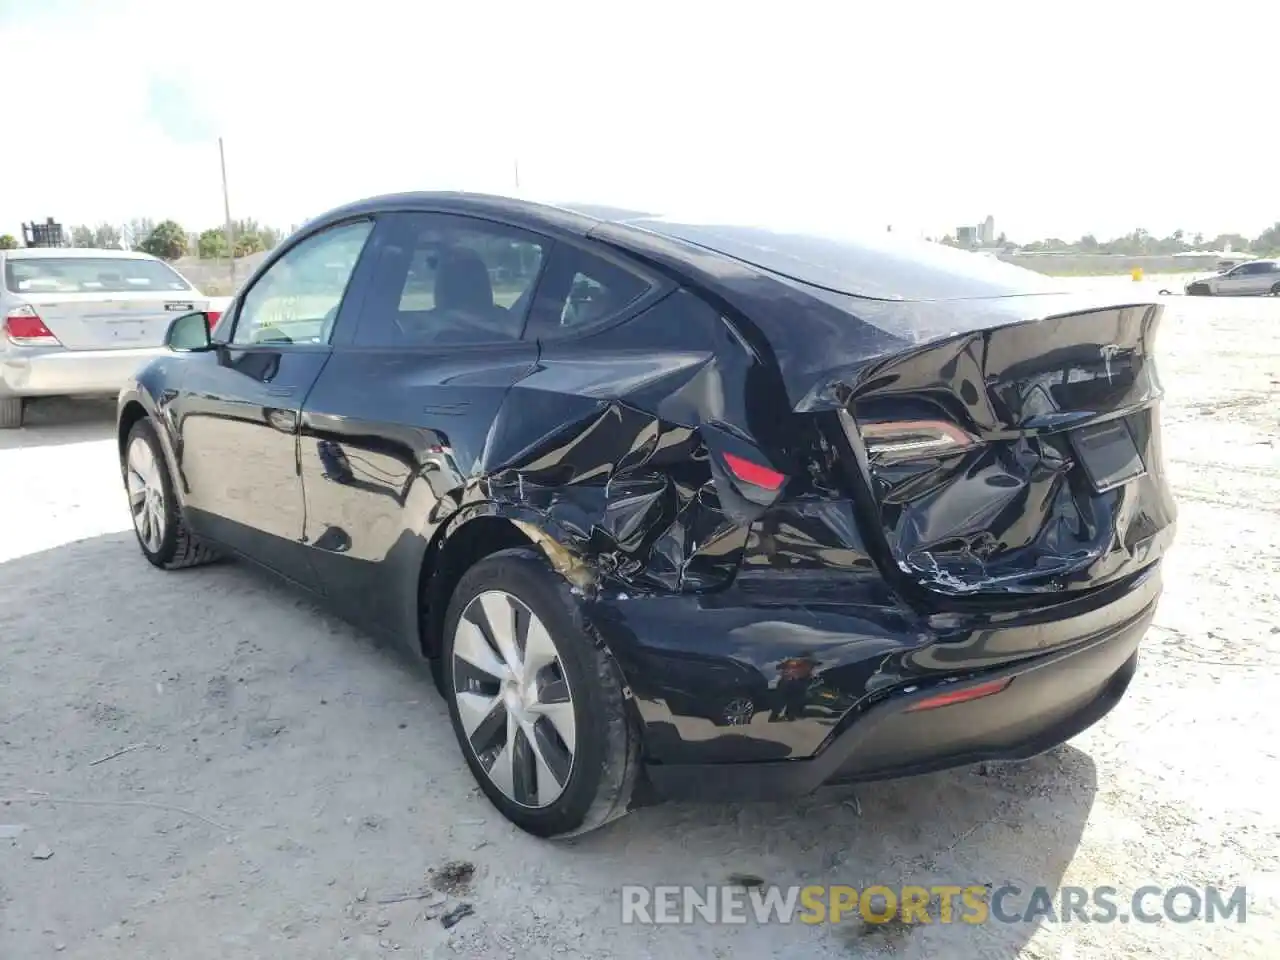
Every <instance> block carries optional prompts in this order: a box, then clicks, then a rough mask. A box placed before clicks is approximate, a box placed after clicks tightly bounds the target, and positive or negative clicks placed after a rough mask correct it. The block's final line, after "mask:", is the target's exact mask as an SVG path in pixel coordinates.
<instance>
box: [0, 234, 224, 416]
mask: <svg viewBox="0 0 1280 960" xmlns="http://www.w3.org/2000/svg"><path fill="white" fill-rule="evenodd" d="M227 299H228V298H211V297H206V296H204V295H203V294H202V293H201V292H200V291H199V290H197V289H196V287H195V285H194V284H192V283H191V282H190V281H189V280H187V279H186V278H185V277H183V276H182V275H181V274H179V273H178V272H177V271H176V270H174V269H173V267H171V266H169V264H167V263H165V262H164V261H163V260H158V259H156V258H155V257H152V256H148V255H147V254H145V253H137V252H134V251H129V250H84V249H66V248H61V247H48V248H41V247H35V248H26V249H19V250H0V428H5V427H9V428H12V427H20V426H22V420H23V414H24V412H25V409H26V404H27V400H28V399H29V398H31V397H51V396H69V395H95V394H100V395H114V394H115V393H117V392H118V391H119V390H120V388H121V387H122V386H123V385H124V384H125V383H126V382H127V381H128V380H129V378H130V377H131V376H132V375H133V373H134V371H136V370H137V369H138V367H139V366H141V365H142V364H143V363H145V362H146V361H148V360H150V359H151V358H152V357H154V356H157V355H159V354H161V353H163V352H164V347H163V343H164V336H165V331H166V330H167V329H168V327H169V323H170V322H171V321H172V320H173V319H174V318H175V317H179V316H181V315H182V314H184V313H190V312H191V311H194V310H207V311H213V312H217V311H218V310H219V308H220V307H221V306H222V305H223V304H225V303H226V302H227Z"/></svg>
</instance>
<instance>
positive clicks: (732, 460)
mask: <svg viewBox="0 0 1280 960" xmlns="http://www.w3.org/2000/svg"><path fill="white" fill-rule="evenodd" d="M724 462H725V466H727V467H728V468H729V470H730V471H731V472H732V473H733V475H734V476H735V477H737V478H738V479H739V480H742V481H745V482H746V483H749V484H752V485H753V486H757V487H760V488H761V489H763V490H777V489H779V488H780V487H781V486H782V484H783V483H785V482H786V479H787V478H786V476H784V475H783V474H781V473H779V472H778V471H777V470H773V469H771V468H769V467H764V466H761V465H760V464H758V463H752V462H751V461H750V460H746V459H743V458H742V457H735V456H734V455H733V454H732V453H726V454H725V455H724Z"/></svg>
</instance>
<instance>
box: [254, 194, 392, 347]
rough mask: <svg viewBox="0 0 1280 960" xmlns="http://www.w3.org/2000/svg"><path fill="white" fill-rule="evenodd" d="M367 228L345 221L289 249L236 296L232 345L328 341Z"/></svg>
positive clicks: (369, 226) (369, 225)
mask: <svg viewBox="0 0 1280 960" xmlns="http://www.w3.org/2000/svg"><path fill="white" fill-rule="evenodd" d="M372 229H373V222H372V221H370V220H360V221H357V222H355V223H346V224H342V225H341V226H337V227H331V228H330V229H328V230H325V231H324V232H323V233H318V234H316V235H315V236H312V237H308V238H307V239H306V240H303V241H302V242H301V243H299V244H298V245H297V246H295V247H293V248H291V249H290V250H289V252H288V253H286V254H285V255H284V256H282V257H281V258H280V259H279V260H277V261H276V262H275V263H273V264H272V265H271V266H270V267H269V268H268V269H267V272H266V273H264V274H263V275H262V276H261V277H260V278H259V279H258V280H257V282H256V283H254V285H253V286H252V287H251V288H249V291H248V292H247V293H246V294H245V295H244V296H243V297H242V298H241V300H240V308H239V311H238V317H237V319H236V328H235V332H234V334H233V335H232V343H243V344H255V343H272V344H285V343H328V342H329V337H330V335H331V334H332V333H333V325H334V322H335V321H336V320H337V317H338V308H339V307H341V306H342V297H343V295H344V294H345V293H346V290H347V283H348V282H349V281H350V279H351V274H352V272H353V271H354V270H355V267H356V261H357V260H359V259H360V251H362V250H363V249H364V244H365V241H366V240H367V239H368V238H369V232H370V231H371V230H372Z"/></svg>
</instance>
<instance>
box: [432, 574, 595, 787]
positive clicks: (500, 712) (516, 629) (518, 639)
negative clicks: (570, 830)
mask: <svg viewBox="0 0 1280 960" xmlns="http://www.w3.org/2000/svg"><path fill="white" fill-rule="evenodd" d="M453 675H454V680H455V691H456V692H455V695H456V697H457V703H458V715H459V717H460V718H461V720H462V728H463V730H465V731H466V734H467V744H468V746H469V747H470V748H471V750H472V751H473V752H474V755H475V756H476V758H477V759H478V760H479V761H480V764H481V766H482V767H484V769H485V772H486V774H487V776H488V777H489V781H490V782H491V783H492V784H493V785H494V786H495V787H497V788H498V789H499V790H500V791H502V794H503V796H505V797H507V798H509V799H511V800H513V801H515V802H516V803H518V804H520V805H521V806H524V807H545V806H548V805H549V804H551V803H552V802H554V801H555V799H556V798H557V797H559V796H560V794H561V793H563V792H564V786H565V784H566V783H567V782H568V780H569V774H570V773H571V772H572V770H573V752H574V749H575V746H576V744H577V725H576V723H575V721H574V717H573V692H572V690H571V689H570V687H569V682H568V680H567V679H566V677H565V673H564V667H563V664H562V663H561V660H560V652H559V651H558V650H557V649H556V645H555V641H554V640H552V639H551V635H550V634H549V633H548V632H547V628H546V627H545V626H544V625H543V623H542V621H541V620H539V619H538V618H537V616H535V615H534V614H533V612H532V611H531V610H530V609H529V608H528V607H527V606H525V604H524V603H523V602H522V601H521V600H519V599H518V598H516V597H513V596H512V595H511V594H509V593H504V592H503V591H501V590H488V591H486V592H484V593H482V594H480V595H479V596H477V597H476V598H475V599H474V600H472V601H471V602H470V603H469V604H467V608H466V610H464V611H463V612H462V618H461V619H460V620H459V621H458V627H457V630H456V632H455V634H454V638H453Z"/></svg>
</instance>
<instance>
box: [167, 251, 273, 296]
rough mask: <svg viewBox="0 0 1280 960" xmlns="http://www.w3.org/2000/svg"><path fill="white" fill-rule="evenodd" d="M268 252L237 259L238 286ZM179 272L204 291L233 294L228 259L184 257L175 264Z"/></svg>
mask: <svg viewBox="0 0 1280 960" xmlns="http://www.w3.org/2000/svg"><path fill="white" fill-rule="evenodd" d="M266 257H267V253H266V252H263V253H251V254H250V255H249V256H247V257H240V258H239V259H238V260H236V284H235V285H236V286H237V287H238V286H239V285H240V284H242V283H244V282H245V280H247V279H248V278H249V275H250V274H251V273H253V271H255V270H257V269H258V265H259V264H260V263H262V261H263V260H264V259H266ZM173 265H174V266H175V267H176V268H177V270H178V272H179V273H180V274H182V275H183V276H184V277H186V278H187V279H188V280H190V281H191V282H192V283H194V284H195V285H196V286H197V287H199V288H200V291H201V292H202V293H210V294H232V293H235V290H233V289H232V288H231V265H230V264H229V263H228V262H227V261H226V260H201V259H199V258H198V257H183V258H182V259H181V260H178V261H175V262H174V264H173Z"/></svg>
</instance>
